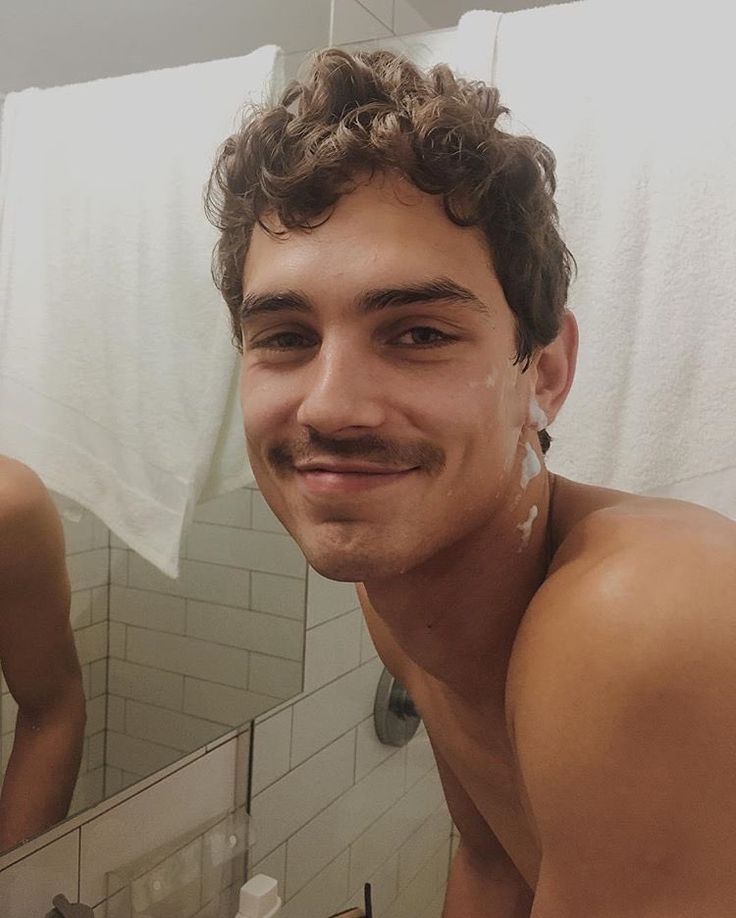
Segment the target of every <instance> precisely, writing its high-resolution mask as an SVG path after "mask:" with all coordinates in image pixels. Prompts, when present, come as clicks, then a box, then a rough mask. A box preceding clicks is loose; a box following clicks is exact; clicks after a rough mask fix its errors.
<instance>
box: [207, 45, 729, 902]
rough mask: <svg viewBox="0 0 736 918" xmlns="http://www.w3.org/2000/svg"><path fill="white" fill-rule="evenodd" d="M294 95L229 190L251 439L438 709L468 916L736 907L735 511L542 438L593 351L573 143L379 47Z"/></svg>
mask: <svg viewBox="0 0 736 918" xmlns="http://www.w3.org/2000/svg"><path fill="white" fill-rule="evenodd" d="M282 102H283V105H281V106H279V105H277V106H274V108H273V109H271V110H268V109H266V110H265V111H264V112H263V113H261V114H256V115H255V116H253V117H252V119H251V120H250V121H249V122H248V124H247V125H246V126H244V127H243V129H242V130H241V131H240V132H239V134H236V135H235V136H234V137H232V138H230V139H229V140H228V141H227V142H226V144H225V145H224V146H223V148H222V151H221V156H220V157H219V159H218V163H217V165H216V168H215V170H214V171H213V177H212V180H211V184H210V189H209V195H208V212H209V214H210V218H211V219H212V220H213V222H216V225H218V227H219V229H220V231H221V238H220V242H219V243H218V248H217V252H216V259H215V277H216V280H217V283H218V285H219V287H220V289H221V290H222V292H223V295H224V297H225V299H226V301H227V303H228V306H229V308H230V310H231V313H232V318H233V329H234V333H235V336H236V338H237V341H238V346H239V347H240V348H242V352H243V359H242V376H241V380H242V381H241V398H242V406H243V417H244V424H245V431H246V438H247V446H248V454H249V457H250V462H251V465H252V468H253V471H254V473H255V476H256V479H257V481H258V484H259V486H260V488H261V490H262V492H263V494H264V496H265V498H266V500H267V501H268V503H269V504H270V506H271V507H272V508H273V510H274V511H275V513H276V514H277V516H278V517H279V518H280V519H281V521H282V522H283V523H284V525H285V526H286V527H287V528H288V530H289V531H290V532H291V533H292V535H293V536H294V538H295V539H296V540H297V542H298V543H299V545H300V546H301V548H302V549H303V551H304V553H305V555H306V557H307V559H308V560H309V562H310V564H311V565H312V566H313V567H314V568H315V569H316V570H317V571H319V572H320V573H321V574H323V575H324V576H326V577H328V578H332V579H335V580H341V581H353V582H356V583H357V584H358V585H359V586H358V592H359V596H360V602H361V605H362V607H363V610H364V613H365V617H366V621H367V624H368V627H369V629H370V633H371V635H372V637H373V639H374V641H375V645H376V647H377V649H378V652H379V654H380V656H381V658H382V659H383V661H384V662H385V664H386V666H387V667H388V668H389V670H390V671H391V672H392V673H393V674H394V675H395V676H396V677H397V678H399V679H400V680H401V681H402V682H403V683H404V684H405V686H406V687H407V688H408V690H409V692H410V694H411V696H412V698H413V700H414V701H415V703H416V705H417V707H418V709H419V710H420V711H421V713H422V716H423V719H424V722H425V724H426V727H427V731H428V734H429V737H430V739H431V742H432V746H433V749H434V751H435V754H436V758H437V764H438V768H439V772H440V776H441V779H442V783H443V786H444V790H445V794H446V797H447V802H448V805H449V808H450V811H451V814H452V816H453V819H454V821H455V823H456V825H457V827H458V829H459V832H460V836H461V841H460V845H459V848H458V851H457V854H456V856H455V858H454V861H453V864H452V868H451V873H450V878H449V881H448V888H447V897H446V904H445V910H444V916H445V918H512V916H513V918H520V916H529V915H532V916H534V918H693V916H698V918H726V916H727V915H728V916H730V915H733V914H735V913H736V870H735V869H734V862H735V861H736V780H734V774H735V772H734V763H735V762H736V691H734V687H735V686H736V624H735V623H734V610H736V563H735V561H736V524H734V523H733V522H732V521H730V520H728V519H727V518H725V517H723V516H720V515H719V514H717V513H714V512H712V511H709V510H706V509H703V508H701V507H698V506H696V505H693V504H688V503H685V502H681V501H676V500H655V499H645V498H642V497H638V496H635V495H632V494H626V493H623V492H620V491H614V490H609V489H606V488H599V487H591V486H588V485H584V484H579V483H576V482H574V481H570V480H567V479H565V478H562V477H560V476H558V475H552V474H550V473H549V472H548V471H547V469H546V467H545V464H544V453H545V452H546V449H547V448H548V447H549V443H550V440H549V437H548V435H547V433H546V431H545V430H544V428H545V427H546V425H547V424H548V423H551V422H552V421H553V420H554V419H555V417H556V416H557V414H558V412H559V411H560V409H561V408H562V405H563V403H564V401H565V398H566V396H567V393H568V391H569V388H570V386H571V384H572V380H573V375H574V369H575V360H576V353H577V326H576V322H575V319H574V317H573V316H572V314H571V313H570V312H569V311H568V310H567V309H566V308H565V302H566V298H567V288H568V281H569V278H570V274H571V259H570V253H569V252H568V251H567V249H566V248H565V246H564V244H563V243H562V241H561V239H560V237H559V235H558V232H557V229H556V209H555V207H554V204H553V202H552V194H553V192H554V187H555V184H554V172H553V170H554V158H553V157H552V155H551V154H550V152H549V150H547V148H546V147H544V146H543V145H542V144H540V143H539V142H538V141H536V140H533V139H531V138H523V139H520V138H514V137H511V136H509V135H507V134H504V133H502V132H501V131H500V130H498V129H497V128H496V127H495V126H494V123H495V121H496V118H497V117H498V115H499V112H500V111H501V109H500V103H499V100H498V97H497V94H496V93H495V91H492V90H490V89H487V88H482V87H479V86H477V85H476V86H467V85H463V84H462V83H460V84H457V83H456V82H455V81H454V79H453V77H452V75H451V74H450V72H449V71H447V70H446V69H445V70H441V71H439V72H437V73H436V74H435V75H434V77H433V78H426V77H425V76H424V75H422V74H420V73H419V72H417V71H416V70H415V68H414V67H413V66H412V65H410V64H409V63H408V62H402V61H401V60H400V59H395V58H394V57H393V56H392V55H390V54H388V53H387V52H379V53H374V54H368V55H357V56H356V57H355V58H353V57H350V56H349V55H347V54H343V53H342V52H339V51H335V50H331V51H328V52H324V53H323V54H322V55H321V56H320V57H319V58H318V59H317V61H316V64H315V66H314V69H313V72H312V73H311V74H310V76H309V77H308V78H307V79H306V80H305V84H304V85H301V86H300V85H296V86H294V85H292V87H290V88H289V89H287V92H286V95H285V97H284V98H283V100H282ZM359 106H362V107H360V108H358V107H359ZM410 141H411V142H410ZM418 186H421V188H422V189H424V190H420V187H418ZM430 192H431V193H430ZM305 222H310V223H311V224H313V226H312V228H311V229H305V228H304V226H303V224H304V223H305ZM300 224H302V225H301V226H300ZM463 224H465V225H463ZM279 232H280V234H278V233H279ZM684 448H686V445H685V447H684ZM417 918H420V916H417Z"/></svg>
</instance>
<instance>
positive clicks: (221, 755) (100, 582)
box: [0, 0, 457, 918]
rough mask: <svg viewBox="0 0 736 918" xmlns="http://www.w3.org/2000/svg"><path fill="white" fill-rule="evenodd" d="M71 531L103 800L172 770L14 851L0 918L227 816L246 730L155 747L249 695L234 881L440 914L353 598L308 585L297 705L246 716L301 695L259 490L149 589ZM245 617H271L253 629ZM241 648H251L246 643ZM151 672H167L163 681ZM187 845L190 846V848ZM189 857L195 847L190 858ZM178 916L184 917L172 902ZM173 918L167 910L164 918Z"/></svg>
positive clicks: (232, 506)
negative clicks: (196, 744) (188, 749)
mask: <svg viewBox="0 0 736 918" xmlns="http://www.w3.org/2000/svg"><path fill="white" fill-rule="evenodd" d="M316 6H319V15H320V17H321V20H320V21H321V25H320V29H321V30H322V31H324V36H323V40H322V42H321V43H317V44H316V45H315V44H314V41H313V39H310V40H309V42H305V41H304V40H303V39H301V38H300V39H297V37H296V36H295V35H292V36H291V38H283V39H282V37H281V36H277V35H276V34H274V36H273V37H272V38H269V40H274V41H278V42H279V43H280V44H282V46H283V47H284V48H285V49H286V51H287V52H293V53H287V55H286V70H287V76H288V77H291V76H294V75H295V74H296V73H297V70H298V68H299V66H300V65H301V64H302V62H303V61H304V57H305V53H304V52H302V51H296V50H295V49H297V48H304V47H307V46H308V45H314V46H315V47H317V46H319V44H323V45H326V44H327V39H328V36H327V22H328V20H329V15H328V13H329V2H328V0H321V2H320V3H318V4H316ZM315 15H316V14H315ZM300 28H301V26H300V25H299V23H297V22H296V21H294V22H292V23H288V22H285V24H282V29H287V30H288V29H290V30H291V31H292V32H296V31H299V29H300ZM334 28H335V31H334V37H335V43H340V42H342V43H343V44H344V43H345V42H347V41H349V40H350V39H352V40H353V43H352V44H349V45H345V44H344V46H345V47H347V48H348V49H357V48H359V47H369V48H370V47H373V48H375V47H388V48H393V49H396V50H403V51H407V52H408V53H409V54H411V55H412V56H413V57H414V58H415V59H416V60H417V61H418V62H419V63H421V64H429V63H432V62H433V61H434V60H436V59H442V57H443V55H444V52H443V51H442V50H441V49H442V48H446V49H447V54H446V55H444V56H445V57H446V59H450V52H451V50H452V38H453V33H454V30H450V29H448V30H446V32H445V33H433V34H432V36H431V37H430V36H423V35H411V36H410V37H407V38H402V37H401V36H402V35H406V34H407V33H413V32H418V31H421V30H424V29H426V28H427V25H426V22H425V20H424V19H423V18H422V17H421V16H420V15H419V14H418V13H417V12H416V11H415V10H414V9H413V7H412V6H411V4H410V3H408V2H407V0H360V2H359V0H338V2H336V5H335V22H334ZM438 48H439V49H440V51H439V52H438V50H437V49H438ZM85 526H87V527H88V534H87V535H86V536H84V537H83V536H82V531H81V530H80V531H79V532H78V533H77V535H75V537H74V538H75V539H76V540H78V541H75V542H72V541H71V540H70V541H69V542H68V545H69V551H70V554H71V555H75V554H80V557H79V558H75V559H74V560H73V561H72V564H71V565H70V567H72V568H73V571H74V576H75V577H76V578H77V581H78V584H79V586H78V589H77V590H75V596H74V604H73V616H74V619H75V625H76V627H77V631H81V630H82V629H87V628H92V626H94V625H99V624H103V625H104V624H105V623H106V622H107V621H108V608H107V593H108V580H107V579H106V578H107V575H108V572H107V568H108V567H109V590H110V598H111V607H110V613H111V614H110V616H109V618H110V620H109V631H108V639H109V648H110V669H109V673H106V672H104V671H103V669H102V666H103V661H102V660H101V659H94V658H93V657H90V658H89V660H88V662H87V663H85V685H86V687H87V688H88V690H89V691H90V692H91V693H93V694H92V695H91V699H94V698H96V697H97V694H98V693H99V692H100V687H101V686H102V685H104V684H105V682H106V681H107V680H109V691H110V694H109V696H108V712H107V716H108V728H109V731H110V732H109V736H108V744H107V745H108V760H107V764H106V766H105V767H104V774H105V781H106V788H107V791H108V792H109V791H110V790H111V789H112V790H116V789H119V788H122V787H124V786H125V785H126V784H128V783H131V782H134V781H136V780H137V776H138V775H139V774H141V773H145V772H147V771H148V770H149V769H151V768H154V767H155V768H158V767H163V766H166V765H167V764H168V765H169V771H172V769H173V772H172V773H171V774H168V776H167V777H163V778H159V777H158V776H156V777H151V778H149V779H147V782H146V781H144V782H141V785H140V787H141V788H144V789H142V790H140V791H137V789H134V791H133V793H132V795H131V796H130V798H129V799H126V800H125V801H124V802H122V803H118V804H117V805H114V804H115V801H114V800H113V801H111V803H112V804H113V808H112V809H110V810H109V811H108V810H106V809H105V808H106V807H107V805H108V804H106V803H103V804H100V805H99V806H98V807H97V809H95V810H92V811H91V812H90V814H89V817H84V816H79V817H77V819H76V821H75V820H72V821H71V823H70V830H69V831H68V832H67V833H66V834H63V830H61V829H60V830H57V831H56V832H52V833H49V843H48V844H46V845H45V846H42V845H41V844H40V843H35V844H33V843H32V844H31V845H29V846H28V847H29V848H30V849H32V853H29V854H28V855H25V856H23V857H22V858H21V857H20V855H17V854H12V855H11V856H10V857H8V856H6V857H5V858H3V859H0V901H2V902H3V909H4V910H3V918H27V915H28V914H31V913H37V914H45V911H44V909H46V910H47V909H48V908H49V907H50V897H51V895H53V894H55V893H56V892H59V891H64V892H66V894H67V895H68V897H69V898H70V899H72V900H75V898H76V897H77V896H80V897H81V898H82V901H86V902H89V903H90V904H91V905H93V906H94V907H95V915H96V916H97V918H103V916H104V918H109V914H108V911H107V906H106V902H105V900H103V899H101V898H100V897H102V896H104V895H105V888H104V878H105V873H106V871H108V870H110V869H115V868H117V867H120V866H121V865H122V864H123V863H124V861H125V860H126V859H127V858H130V857H134V856H136V855H137V854H139V853H143V852H144V851H147V850H150V848H151V847H152V846H154V845H155V844H158V843H160V842H162V841H166V840H170V839H171V838H173V837H174V836H176V834H178V833H181V832H184V831H187V830H189V829H191V828H192V827H193V826H195V825H196V824H197V822H198V821H199V822H201V821H202V819H203V818H207V817H209V816H210V815H213V814H214V813H215V811H216V810H217V809H218V807H223V806H225V807H227V806H228V805H229V804H228V803H227V801H231V802H232V800H233V785H234V791H235V797H234V799H235V801H236V803H235V805H242V804H243V803H244V801H245V798H246V792H247V790H246V784H247V778H246V776H247V773H248V762H247V757H246V753H247V750H248V740H247V737H248V734H241V735H240V736H238V737H237V738H232V739H228V740H227V741H226V742H223V743H222V744H221V745H218V746H217V747H216V748H215V749H212V750H211V751H210V752H208V753H207V754H204V753H203V751H202V750H200V752H198V753H192V754H191V755H190V756H189V757H188V760H185V762H186V761H188V764H185V765H183V767H180V766H178V765H177V766H173V765H171V764H170V763H171V762H172V761H174V759H176V758H178V757H179V756H180V755H181V753H180V752H179V751H177V749H176V748H175V746H174V745H167V742H168V743H174V742H175V740H174V737H173V736H172V735H170V732H169V726H167V725H166V720H167V718H172V717H173V716H177V717H179V718H181V719H182V722H183V723H185V724H186V726H187V729H196V730H199V729H200V728H201V729H202V732H201V733H197V736H198V739H199V740H201V741H203V742H206V737H207V735H208V733H207V724H209V723H211V721H210V720H209V718H207V717H206V716H205V714H206V713H207V711H208V710H211V707H209V706H210V705H211V704H212V703H213V702H214V704H215V705H216V706H217V709H218V710H219V711H220V712H221V723H220V726H221V727H222V730H223V731H224V729H226V727H225V726H223V725H228V727H229V726H232V725H235V723H236V722H240V721H237V718H238V711H241V710H247V708H248V705H247V699H248V698H253V699H254V702H253V704H254V707H253V709H252V713H251V714H249V716H253V717H255V725H254V736H253V755H252V760H251V762H250V768H251V778H252V785H251V795H252V796H251V807H250V810H251V827H252V844H251V848H250V851H249V858H248V862H249V863H248V873H249V875H254V874H255V873H259V872H263V873H267V874H269V875H271V876H274V877H276V878H277V880H278V881H279V887H280V891H281V895H282V896H284V898H285V904H284V908H283V910H282V912H280V915H283V918H325V916H326V915H329V914H331V913H332V912H335V911H337V910H338V909H341V908H347V907H348V906H349V905H356V904H360V903H361V902H362V895H363V893H362V890H363V884H364V883H365V882H371V884H372V888H373V904H374V915H375V918H440V914H441V908H442V900H443V897H444V888H445V882H446V877H447V869H448V864H449V858H450V854H451V850H452V851H454V850H455V848H456V846H457V836H456V834H452V824H451V821H450V818H449V814H448V812H447V808H446V805H445V803H444V798H443V795H442V791H441V786H440V782H439V778H438V775H437V772H436V768H435V766H434V761H433V758H432V755H431V749H430V747H429V743H428V740H427V737H426V732H425V731H424V730H423V728H420V730H419V731H418V733H417V734H416V736H415V737H414V738H413V739H412V740H411V742H410V743H409V744H408V745H407V746H405V747H403V748H401V749H395V748H394V747H387V746H383V745H381V744H380V743H379V741H378V740H377V738H376V736H375V731H374V729H373V719H372V707H373V698H374V693H375V688H376V685H377V682H378V678H379V675H380V673H381V669H382V664H381V663H380V661H379V660H378V658H377V656H376V652H375V648H374V647H373V644H372V642H371V639H370V636H369V634H368V632H367V629H366V628H365V625H364V623H363V621H362V616H361V614H360V612H359V611H358V603H357V597H356V595H355V591H354V588H353V586H352V585H351V584H343V583H334V582H332V581H328V580H326V579H325V578H323V577H321V576H320V575H319V574H317V573H316V572H315V571H313V570H309V572H308V591H307V600H308V602H307V632H306V642H305V648H304V649H305V655H306V685H305V687H304V691H303V693H302V694H301V695H300V696H299V697H298V698H297V699H296V700H293V701H291V702H286V703H282V704H280V706H277V707H276V708H274V709H273V710H272V711H269V712H267V713H265V714H260V715H258V716H256V711H257V710H258V705H260V704H261V703H262V702H263V703H266V702H267V701H268V702H273V703H274V704H277V703H278V700H279V699H280V698H284V697H287V696H288V694H289V693H290V692H293V691H298V690H299V689H300V687H301V686H300V677H299V676H298V675H297V672H298V670H297V667H298V666H299V657H298V653H297V651H298V648H299V646H300V645H299V641H298V637H297V636H296V635H297V634H298V632H299V629H302V628H303V609H304V588H305V582H304V560H303V558H302V557H301V554H300V552H299V550H298V548H297V547H296V545H295V544H294V543H293V542H292V541H291V539H290V538H289V537H288V535H286V533H285V532H284V530H283V527H282V526H281V524H280V523H279V522H278V521H277V520H276V519H275V518H274V517H273V515H272V514H271V513H270V510H269V509H268V507H267V506H266V504H265V501H263V498H262V496H261V495H260V493H259V492H258V491H257V490H256V489H242V490H241V491H239V492H237V494H235V495H232V494H229V495H226V496H224V497H222V498H217V499H216V500H214V501H210V502H208V504H207V505H205V506H202V507H200V508H199V509H198V512H197V519H196V522H195V524H194V526H193V527H192V530H191V532H190V533H189V535H188V537H187V539H186V544H185V551H184V558H183V561H182V572H181V577H180V579H179V580H178V581H170V580H168V578H165V577H163V575H161V574H160V573H159V572H158V571H156V570H155V569H154V568H152V567H151V566H150V565H148V564H146V562H145V561H143V560H142V559H141V558H139V557H138V556H137V555H135V554H134V553H133V552H132V551H130V550H129V549H128V548H127V546H126V545H124V544H123V543H122V542H121V541H120V540H119V539H117V538H116V537H115V536H114V535H110V537H109V549H107V550H106V545H107V544H108V543H107V542H105V541H104V538H103V533H102V531H101V530H99V529H98V528H96V523H95V522H87V523H85ZM90 532H91V533H92V534H91V535H90V534H89V533H90ZM79 546H81V547H79ZM72 549H74V550H72ZM82 554H84V555H85V557H81V555H82ZM152 597H155V600H156V604H155V607H154V606H153V604H152V601H151V600H152ZM245 597H247V599H245V601H244V598H245ZM153 608H155V612H152V611H151V610H152V609H153ZM236 608H239V609H245V610H248V626H247V628H245V627H244V628H242V630H239V627H238V621H240V622H241V623H242V622H243V621H244V619H237V618H234V617H233V616H232V610H233V609H236ZM144 613H145V615H144ZM257 613H265V614H266V615H268V616H269V617H270V618H271V619H272V621H269V622H266V621H263V620H261V619H259V618H258V616H257ZM207 615H211V616H213V619H214V618H215V617H216V618H218V620H219V622H220V624H221V626H222V627H223V628H224V629H225V630H224V631H223V632H222V633H223V634H227V638H226V639H225V641H226V643H227V644H228V647H227V650H229V651H231V654H232V656H231V659H230V661H229V663H228V665H220V666H219V667H217V668H216V669H215V668H213V665H212V663H211V660H210V658H209V656H208V651H207V649H206V647H207V643H208V642H207V641H205V640H204V637H207V636H209V635H207V633H206V631H205V630H204V622H205V621H206V620H207ZM154 616H155V628H154V627H152V625H153V624H154ZM277 618H278V622H277V621H276V619H277ZM289 623H293V624H294V627H295V629H296V630H295V631H292V630H290V628H289ZM265 625H272V626H273V627H274V629H281V630H280V631H279V634H280V635H281V638H282V639H284V641H285V643H284V644H283V645H282V646H285V647H287V648H288V650H287V651H286V652H283V651H282V653H281V654H279V655H277V656H274V655H273V654H272V653H271V652H269V651H273V647H272V646H271V645H270V644H269V641H270V640H271V636H270V635H271V634H272V633H275V631H274V632H269V631H268V629H267V628H266V627H264V626H265ZM142 632H146V633H145V634H143V633H142ZM246 632H247V634H246ZM101 633H102V632H101V631H100V630H99V629H98V630H97V631H90V634H89V635H88V636H87V635H85V636H84V637H83V638H82V641H83V642H84V646H85V648H86V649H85V654H94V653H95V650H96V649H98V648H99V647H100V645H101V643H102V639H101V638H100V634H101ZM247 635H250V636H247ZM251 639H252V640H253V641H255V642H256V643H257V642H260V644H258V646H256V645H251V644H250V643H248V641H250V640H251ZM239 641H240V642H242V643H243V646H242V647H241V646H240V644H239ZM263 642H265V644H264V643H263ZM147 647H148V648H149V650H148V652H147V650H146V648H147ZM151 647H155V658H154V657H153V656H152V655H151V653H150V648H151ZM172 648H176V651H177V655H178V656H177V657H175V656H174V655H173V654H172ZM175 660H179V661H181V660H184V661H185V665H184V666H180V665H179V662H175ZM162 661H164V662H167V661H168V662H169V666H170V668H169V669H167V667H166V666H164V667H163V668H162V667H161V666H160V664H161V663H162ZM274 662H276V663H277V664H278V666H277V667H276V668H275V669H274V668H272V667H273V664H274ZM152 663H156V667H155V668H154V667H153V666H152V665H150V664H152ZM93 667H95V668H94V669H93ZM270 667H271V668H270ZM273 673H275V675H272V674H273ZM264 696H266V697H265V699H264ZM11 702H12V700H9V698H8V696H7V695H6V694H5V695H4V696H3V717H2V720H0V723H1V724H2V725H3V727H2V729H3V731H7V724H8V723H9V722H11V721H12V717H13V711H12V703H11ZM93 740H94V742H93ZM102 748H103V739H102V737H99V738H98V737H97V736H94V737H89V738H88V740H87V741H86V747H85V756H86V759H85V762H86V764H87V765H88V767H90V768H91V771H90V774H92V773H94V772H95V771H96V770H99V769H100V767H101V755H102V752H101V750H102ZM208 748H210V749H211V747H208ZM236 749H237V750H238V752H237V755H236V753H235V752H234V750H236ZM111 759H112V760H113V761H115V763H116V764H115V765H112V764H111ZM164 774H166V772H164ZM136 791H137V792H136ZM128 793H130V792H128ZM85 818H86V819H87V821H85ZM197 843H198V840H196V839H195V841H194V842H192V844H193V845H194V846H195V847H196V846H197ZM205 844H206V840H205V836H203V837H202V839H200V840H199V845H200V847H201V848H202V851H204V850H205V849H204V846H205ZM198 850H199V849H198ZM20 851H21V853H22V851H23V849H20ZM213 901H214V900H213ZM8 903H10V904H9V905H8ZM194 907H195V903H194V902H188V903H186V904H185V905H183V906H182V908H183V909H190V908H194ZM197 907H198V906H197ZM232 913H234V912H233V911H232V910H231V908H230V900H229V899H225V898H223V900H222V901H221V902H214V904H213V903H212V902H211V903H210V904H208V905H207V906H204V907H202V908H200V909H199V910H198V911H196V912H194V913H193V914H194V918H230V915H231V914H232ZM183 914H185V912H184V911H180V912H177V913H176V918H181V915H183ZM186 914H189V911H187V912H186ZM162 915H163V913H162ZM166 918H168V915H167V916H166Z"/></svg>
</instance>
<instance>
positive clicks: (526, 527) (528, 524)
mask: <svg viewBox="0 0 736 918" xmlns="http://www.w3.org/2000/svg"><path fill="white" fill-rule="evenodd" d="M538 516H539V510H538V509H537V507H536V505H535V506H533V507H532V508H531V510H530V511H529V516H528V517H527V518H526V520H525V521H524V522H523V523H519V525H518V526H517V527H516V528H517V529H519V530H521V545H520V546H519V548H518V550H517V554H518V553H519V552H521V551H523V550H524V549H525V548H527V547H528V546H529V539H530V538H531V535H532V526H533V525H534V520H535V519H536V518H537V517H538Z"/></svg>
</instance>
